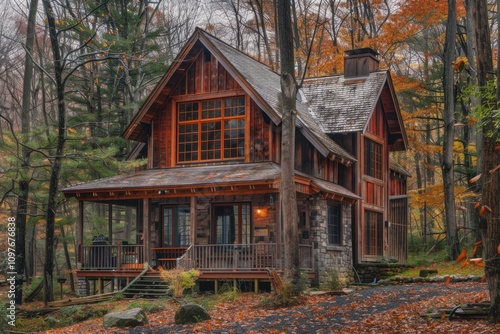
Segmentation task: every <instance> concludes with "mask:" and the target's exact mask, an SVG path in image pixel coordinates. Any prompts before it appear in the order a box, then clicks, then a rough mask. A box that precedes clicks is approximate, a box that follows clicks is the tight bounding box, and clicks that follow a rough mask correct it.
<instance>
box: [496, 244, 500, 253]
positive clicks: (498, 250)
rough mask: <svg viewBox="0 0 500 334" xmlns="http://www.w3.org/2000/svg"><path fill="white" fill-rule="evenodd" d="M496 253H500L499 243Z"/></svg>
mask: <svg viewBox="0 0 500 334" xmlns="http://www.w3.org/2000/svg"><path fill="white" fill-rule="evenodd" d="M497 254H500V244H498V246H497Z"/></svg>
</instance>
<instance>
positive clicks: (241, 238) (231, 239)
mask: <svg viewBox="0 0 500 334" xmlns="http://www.w3.org/2000/svg"><path fill="white" fill-rule="evenodd" d="M214 212H215V243H216V244H234V243H238V244H249V243H250V218H251V217H250V204H235V205H217V206H216V207H215V209H214Z"/></svg>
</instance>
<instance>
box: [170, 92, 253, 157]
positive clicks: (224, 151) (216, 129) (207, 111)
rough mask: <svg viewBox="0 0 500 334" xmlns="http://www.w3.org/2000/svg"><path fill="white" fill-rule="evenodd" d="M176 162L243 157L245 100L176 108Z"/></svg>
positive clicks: (228, 100)
mask: <svg viewBox="0 0 500 334" xmlns="http://www.w3.org/2000/svg"><path fill="white" fill-rule="evenodd" d="M177 148H178V156H177V160H178V161H179V162H189V161H207V160H220V159H241V158H244V157H245V98H244V97H231V98H226V99H219V100H208V101H202V102H189V103H179V104H178V137H177Z"/></svg>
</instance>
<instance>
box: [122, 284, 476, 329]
mask: <svg viewBox="0 0 500 334" xmlns="http://www.w3.org/2000/svg"><path fill="white" fill-rule="evenodd" d="M484 288H485V287H484V285H482V284H460V285H459V286H457V287H455V290H450V289H447V288H445V287H444V284H443V283H427V284H403V285H388V286H376V287H370V288H367V289H362V290H357V291H355V292H353V293H350V294H348V295H342V296H334V297H330V296H329V297H328V298H319V299H318V302H317V303H316V304H314V305H310V304H308V305H305V306H298V307H294V308H289V309H282V310H270V311H269V312H268V315H265V316H259V317H244V318H243V319H240V320H238V319H237V317H236V315H235V317H234V322H233V321H231V322H226V323H224V326H216V327H219V328H221V327H223V329H218V328H213V329H212V330H208V331H207V329H206V328H197V327H196V326H195V325H182V326H181V325H172V326H168V327H162V328H160V327H153V328H152V327H149V328H135V329H131V330H130V331H129V332H128V333H130V334H138V333H193V332H205V333H206V332H209V333H221V334H222V333H273V332H274V333H279V332H284V333H297V334H302V333H303V334H305V333H329V332H332V331H334V330H338V329H339V328H341V327H343V326H348V325H352V324H353V323H355V322H357V321H360V320H363V319H364V318H366V317H368V316H370V315H372V314H375V313H384V312H390V311H391V310H392V309H395V308H397V307H399V306H401V305H406V304H413V303H416V302H419V301H422V300H425V299H430V298H432V297H436V296H445V295H447V294H448V295H449V294H450V293H454V291H457V290H458V291H460V292H461V293H462V292H476V291H477V292H479V291H481V290H484ZM423 311H425V310H422V312H423ZM249 312H251V310H249Z"/></svg>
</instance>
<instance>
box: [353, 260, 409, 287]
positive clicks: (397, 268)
mask: <svg viewBox="0 0 500 334" xmlns="http://www.w3.org/2000/svg"><path fill="white" fill-rule="evenodd" d="M408 268H410V266H408V265H405V264H399V263H360V264H358V265H356V273H357V275H356V274H355V283H376V282H378V281H380V280H385V279H387V278H389V277H392V276H396V275H397V274H400V273H401V272H403V271H404V270H406V269H408Z"/></svg>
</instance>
